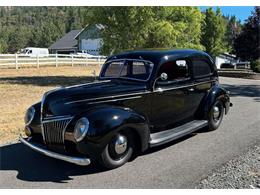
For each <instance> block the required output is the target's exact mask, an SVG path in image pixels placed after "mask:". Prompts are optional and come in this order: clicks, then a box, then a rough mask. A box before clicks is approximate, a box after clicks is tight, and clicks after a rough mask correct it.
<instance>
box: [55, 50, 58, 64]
mask: <svg viewBox="0 0 260 195" xmlns="http://www.w3.org/2000/svg"><path fill="white" fill-rule="evenodd" d="M55 66H56V67H58V54H57V53H56V54H55Z"/></svg>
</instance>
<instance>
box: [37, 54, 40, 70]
mask: <svg viewBox="0 0 260 195" xmlns="http://www.w3.org/2000/svg"><path fill="white" fill-rule="evenodd" d="M37 68H40V63H39V54H37Z"/></svg>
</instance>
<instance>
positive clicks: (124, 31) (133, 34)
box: [91, 7, 154, 54]
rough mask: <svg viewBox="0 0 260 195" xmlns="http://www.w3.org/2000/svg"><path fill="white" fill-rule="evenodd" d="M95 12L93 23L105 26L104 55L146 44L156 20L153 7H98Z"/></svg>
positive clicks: (103, 33) (103, 35)
mask: <svg viewBox="0 0 260 195" xmlns="http://www.w3.org/2000/svg"><path fill="white" fill-rule="evenodd" d="M94 11H95V15H94V17H93V18H92V20H91V21H92V23H93V24H96V23H99V24H103V25H104V26H105V28H104V30H103V31H102V33H101V36H102V38H103V42H104V44H103V47H102V52H103V53H105V54H110V53H111V52H112V53H113V52H118V51H122V50H126V49H137V48H140V47H142V46H143V45H144V44H145V42H146V39H147V36H148V32H149V30H150V25H151V24H152V23H153V18H154V17H153V14H154V13H153V11H152V8H151V7H98V8H94Z"/></svg>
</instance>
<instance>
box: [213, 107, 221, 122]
mask: <svg viewBox="0 0 260 195" xmlns="http://www.w3.org/2000/svg"><path fill="white" fill-rule="evenodd" d="M219 113H220V112H219V107H217V106H214V107H213V117H214V119H218V118H219Z"/></svg>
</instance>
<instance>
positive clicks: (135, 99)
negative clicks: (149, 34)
mask: <svg viewBox="0 0 260 195" xmlns="http://www.w3.org/2000/svg"><path fill="white" fill-rule="evenodd" d="M115 59H116V60H117V59H143V60H147V61H150V62H152V63H153V64H154V67H153V70H152V73H151V76H150V78H149V79H148V80H147V81H145V82H142V81H135V80H125V79H111V80H106V79H102V78H100V79H99V81H97V82H93V83H90V84H83V85H78V86H72V87H64V88H59V89H56V90H53V91H49V92H47V93H46V94H45V95H44V96H43V100H42V102H40V103H37V104H35V105H33V106H34V107H35V110H36V115H35V117H34V119H33V121H32V123H31V124H30V128H31V129H32V132H33V134H32V138H33V140H35V141H37V142H43V139H42V128H41V123H42V121H44V120H46V119H55V118H56V117H59V116H73V119H72V120H71V121H70V123H69V125H68V126H67V127H66V130H65V135H64V145H63V146H61V147H49V149H51V150H58V149H60V148H63V150H64V152H66V153H70V154H73V155H84V156H90V157H91V158H93V159H94V158H95V157H96V156H97V155H98V154H99V153H100V152H101V151H102V150H103V149H104V147H105V146H106V144H107V143H108V141H109V140H110V139H111V138H112V136H113V135H114V134H115V132H117V131H120V130H121V129H125V128H127V129H129V130H131V131H133V132H134V133H135V135H136V136H135V137H136V142H138V143H139V145H140V149H141V151H144V150H146V149H147V148H148V147H149V141H150V134H151V133H156V132H159V131H164V130H167V129H171V128H174V127H177V126H179V125H182V124H184V123H187V122H190V121H192V120H195V119H206V118H207V114H208V112H209V109H210V108H211V106H212V104H213V103H214V102H215V100H216V99H217V98H219V99H221V100H222V101H223V103H224V105H225V108H226V112H227V111H228V109H229V104H230V103H229V95H228V93H227V91H226V90H225V89H223V88H221V87H220V86H219V85H218V75H217V71H216V67H215V66H214V63H213V61H212V59H211V57H210V56H208V55H207V54H206V53H204V52H200V51H196V50H165V51H132V52H126V53H123V54H119V55H115V56H112V57H110V58H108V59H107V62H109V61H111V60H115ZM178 59H180V60H182V59H185V60H186V61H188V62H191V61H192V60H193V59H203V60H205V61H207V63H208V64H209V65H210V68H211V74H210V75H207V76H204V77H203V76H202V77H200V78H195V77H194V76H193V74H192V72H189V74H190V78H188V79H185V80H181V81H177V82H174V83H170V84H165V83H164V84H162V85H160V84H156V85H155V87H154V88H153V84H154V82H155V80H156V78H157V77H158V76H159V75H158V74H159V72H158V70H159V69H160V66H161V65H162V64H164V63H167V62H170V61H174V60H178ZM189 66H191V67H189V71H192V69H194V68H196V67H193V65H192V63H190V65H189ZM190 88H193V89H194V90H193V91H191V90H190ZM159 89H160V90H159ZM161 90H163V92H161ZM83 116H85V117H87V118H88V120H89V121H90V127H89V131H88V132H87V135H86V137H85V138H84V139H83V140H82V141H80V142H79V143H77V142H76V141H75V139H74V137H73V131H74V126H75V124H76V121H77V120H78V119H79V118H81V117H83ZM53 131H55V129H53ZM43 144H44V143H43Z"/></svg>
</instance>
